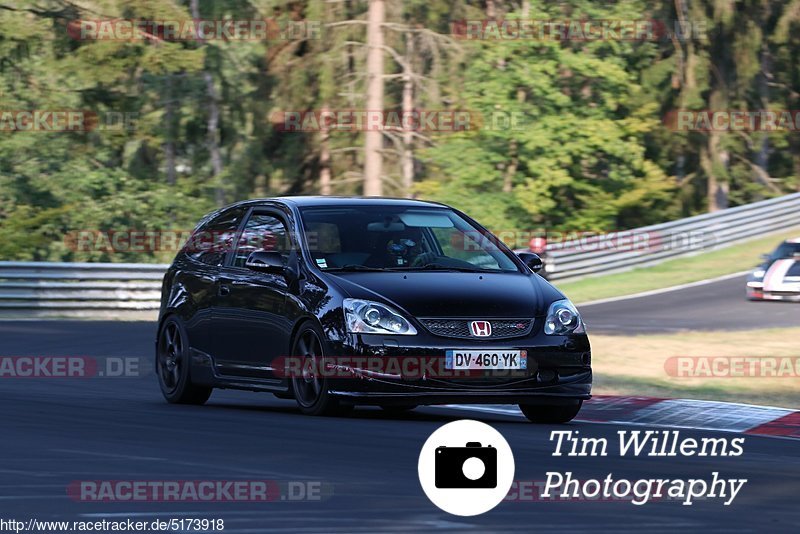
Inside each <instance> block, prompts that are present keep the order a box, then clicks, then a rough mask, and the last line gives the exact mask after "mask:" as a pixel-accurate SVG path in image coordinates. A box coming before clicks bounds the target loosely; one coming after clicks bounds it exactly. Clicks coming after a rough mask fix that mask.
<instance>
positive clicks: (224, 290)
mask: <svg viewBox="0 0 800 534" xmlns="http://www.w3.org/2000/svg"><path fill="white" fill-rule="evenodd" d="M218 294H219V296H220V297H227V296H228V295H230V294H231V288H230V287H228V286H225V285H221V286H219V291H218Z"/></svg>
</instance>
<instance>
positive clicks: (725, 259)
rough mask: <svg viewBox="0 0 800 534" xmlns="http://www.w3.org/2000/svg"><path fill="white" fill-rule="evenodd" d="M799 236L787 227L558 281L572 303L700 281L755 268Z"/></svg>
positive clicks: (797, 229) (795, 230)
mask: <svg viewBox="0 0 800 534" xmlns="http://www.w3.org/2000/svg"><path fill="white" fill-rule="evenodd" d="M799 235H800V228H795V229H793V230H785V231H782V232H779V233H775V234H771V235H769V236H767V237H759V238H756V239H752V240H749V241H746V242H744V243H740V244H737V245H733V246H730V247H726V248H722V249H718V250H713V251H710V252H702V253H699V254H697V255H694V256H690V257H683V258H677V259H674V260H669V261H665V262H664V263H661V264H659V265H654V266H653V267H644V268H641V269H633V270H631V271H625V272H621V273H616V274H609V275H604V276H595V277H591V278H584V279H582V280H576V281H574V282H563V283H559V282H558V281H556V282H555V284H556V285H557V286H558V288H559V289H561V290H562V291H563V292H564V293H565V294H566V295H567V296H568V297H569V298H570V299H571V300H572V301H573V302H576V303H581V302H589V301H592V300H598V299H604V298H609V297H617V296H622V295H631V294H633V293H639V292H642V291H651V290H654V289H662V288H665V287H670V286H675V285H679V284H686V283H689V282H697V281H700V280H706V279H708V278H714V277H717V276H723V275H726V274H732V273H736V272H739V271H744V270H746V269H749V268H751V267H755V266H756V265H757V264H758V260H759V256H760V255H761V254H766V253H768V252H771V251H772V250H773V249H774V248H775V247H776V246H777V245H778V244H779V243H780V242H781V241H782V240H784V239H788V238H792V237H798V236H799Z"/></svg>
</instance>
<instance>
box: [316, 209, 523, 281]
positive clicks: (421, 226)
mask: <svg viewBox="0 0 800 534" xmlns="http://www.w3.org/2000/svg"><path fill="white" fill-rule="evenodd" d="M301 215H302V219H303V226H304V227H305V241H306V244H307V246H308V250H309V252H310V254H311V256H312V258H313V261H314V262H315V263H316V265H317V266H318V267H320V268H321V269H392V270H396V269H441V270H448V269H449V270H472V271H475V270H496V271H517V267H516V265H515V263H514V262H513V261H512V260H511V258H509V255H508V254H507V253H506V252H504V251H503V250H501V249H500V248H498V246H497V245H496V241H495V240H494V238H492V237H487V236H485V234H484V233H483V230H482V229H480V228H478V227H475V226H473V225H472V224H471V223H470V222H469V221H467V220H465V219H464V218H462V217H461V216H460V215H459V214H458V213H456V212H454V211H453V210H450V209H447V208H416V207H414V208H409V207H406V206H392V205H386V206H337V207H330V208H328V207H325V208H321V207H313V208H304V209H302V210H301Z"/></svg>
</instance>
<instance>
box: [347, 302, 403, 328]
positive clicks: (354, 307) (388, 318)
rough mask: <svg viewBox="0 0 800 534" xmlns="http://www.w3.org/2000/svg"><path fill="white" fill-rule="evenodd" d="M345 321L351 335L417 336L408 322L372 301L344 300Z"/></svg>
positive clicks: (382, 305)
mask: <svg viewBox="0 0 800 534" xmlns="http://www.w3.org/2000/svg"><path fill="white" fill-rule="evenodd" d="M344 321H345V323H346V324H347V331H348V332H349V333H351V334H398V335H403V336H413V335H416V333H417V329H416V328H414V325H412V324H411V323H409V322H408V320H407V319H406V318H405V317H403V316H402V315H400V314H399V313H397V312H396V311H394V310H393V309H392V308H390V307H389V306H387V305H385V304H379V303H377V302H372V301H370V300H359V299H344Z"/></svg>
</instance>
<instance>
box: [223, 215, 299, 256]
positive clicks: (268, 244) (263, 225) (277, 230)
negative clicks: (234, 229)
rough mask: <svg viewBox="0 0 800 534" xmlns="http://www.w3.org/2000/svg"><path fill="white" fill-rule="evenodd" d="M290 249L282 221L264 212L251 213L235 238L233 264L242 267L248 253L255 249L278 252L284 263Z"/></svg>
mask: <svg viewBox="0 0 800 534" xmlns="http://www.w3.org/2000/svg"><path fill="white" fill-rule="evenodd" d="M290 249H291V247H290V246H289V240H288V232H287V231H286V225H284V224H283V221H281V220H280V219H278V218H277V217H275V216H273V215H268V214H266V213H253V214H252V215H251V216H250V218H249V219H248V220H247V223H245V226H244V229H243V230H242V235H241V236H240V237H239V239H238V240H237V247H236V252H235V254H234V256H233V266H234V267H244V266H245V263H246V262H247V258H248V257H249V256H250V254H252V253H253V252H255V251H257V250H267V251H276V252H280V254H281V255H282V256H283V261H284V263H286V261H287V259H288V256H289V251H290Z"/></svg>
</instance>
